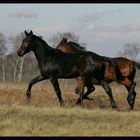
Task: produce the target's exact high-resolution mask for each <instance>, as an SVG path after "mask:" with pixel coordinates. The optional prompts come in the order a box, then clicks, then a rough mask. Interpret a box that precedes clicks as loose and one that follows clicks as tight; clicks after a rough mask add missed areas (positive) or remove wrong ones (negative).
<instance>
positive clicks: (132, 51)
mask: <svg viewBox="0 0 140 140" xmlns="http://www.w3.org/2000/svg"><path fill="white" fill-rule="evenodd" d="M123 47H124V49H123V51H119V53H118V56H124V57H126V58H129V59H132V60H136V59H137V56H138V54H139V52H140V46H139V44H137V43H134V44H132V43H127V44H125V45H123Z"/></svg>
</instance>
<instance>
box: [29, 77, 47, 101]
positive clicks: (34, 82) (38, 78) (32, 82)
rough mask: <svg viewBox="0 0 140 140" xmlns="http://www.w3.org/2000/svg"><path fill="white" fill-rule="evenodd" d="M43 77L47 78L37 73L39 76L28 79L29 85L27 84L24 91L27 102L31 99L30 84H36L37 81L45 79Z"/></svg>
mask: <svg viewBox="0 0 140 140" xmlns="http://www.w3.org/2000/svg"><path fill="white" fill-rule="evenodd" d="M45 79H47V78H46V77H43V76H42V75H39V76H37V77H36V78H34V79H32V80H31V81H30V83H29V86H28V89H27V91H26V96H27V101H28V102H29V101H30V99H31V89H32V86H33V85H34V84H36V83H37V82H40V81H42V80H45Z"/></svg>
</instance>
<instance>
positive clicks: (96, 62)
mask: <svg viewBox="0 0 140 140" xmlns="http://www.w3.org/2000/svg"><path fill="white" fill-rule="evenodd" d="M30 51H33V52H34V54H35V56H36V59H37V61H38V68H39V70H40V75H38V76H37V77H36V78H34V79H33V80H31V81H30V83H29V86H28V89H27V92H26V95H27V100H28V101H30V99H31V88H32V86H33V85H34V84H35V83H37V82H39V81H42V80H46V79H50V81H51V83H52V85H53V87H54V90H55V92H56V95H57V97H58V99H59V102H60V105H62V104H63V103H64V102H63V99H62V97H61V90H60V88H59V83H58V78H65V79H67V78H76V77H78V76H81V77H82V80H81V83H80V87H79V88H80V94H79V98H78V99H77V101H76V104H81V102H82V99H83V93H84V87H85V85H89V86H90V85H91V86H93V84H92V82H91V79H90V78H91V75H92V77H93V76H94V77H95V78H96V79H97V80H98V81H99V82H100V83H101V85H102V86H103V87H104V88H105V90H106V92H107V93H108V94H109V97H110V101H111V105H112V108H116V104H115V101H114V99H113V97H112V93H111V91H108V87H109V85H108V84H107V82H106V81H105V80H104V71H105V63H106V61H109V62H110V63H114V62H113V61H111V60H106V59H105V58H104V57H101V56H100V55H98V54H96V53H93V52H78V53H69V54H66V53H63V52H62V51H60V50H58V49H54V48H52V47H50V46H49V45H48V44H47V43H46V42H45V41H44V40H43V39H41V37H38V36H36V35H34V34H33V32H32V31H30V33H27V32H26V31H25V38H24V39H23V40H22V44H21V47H20V48H19V49H18V51H17V54H18V56H23V55H25V54H26V53H29V52H30ZM113 65H114V66H115V69H117V68H118V65H116V63H114V64H113ZM117 70H118V69H117ZM117 70H115V72H117ZM119 74H120V71H119V72H118V73H117V74H116V75H117V77H118V78H120V79H121V78H123V77H122V75H119Z"/></svg>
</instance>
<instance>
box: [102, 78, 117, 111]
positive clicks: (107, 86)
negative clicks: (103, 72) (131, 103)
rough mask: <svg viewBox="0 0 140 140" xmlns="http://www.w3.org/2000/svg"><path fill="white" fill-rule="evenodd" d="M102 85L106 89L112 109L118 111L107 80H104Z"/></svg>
mask: <svg viewBox="0 0 140 140" xmlns="http://www.w3.org/2000/svg"><path fill="white" fill-rule="evenodd" d="M100 83H101V85H102V87H103V88H104V89H105V91H106V93H107V95H108V97H109V100H110V103H111V106H112V108H113V109H116V108H117V105H116V103H115V101H114V99H113V95H112V91H111V88H110V86H109V85H108V83H107V82H106V81H105V80H102V81H101V82H100Z"/></svg>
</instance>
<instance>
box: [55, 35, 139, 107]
mask: <svg viewBox="0 0 140 140" xmlns="http://www.w3.org/2000/svg"><path fill="white" fill-rule="evenodd" d="M56 48H57V49H59V50H61V51H62V52H65V53H71V52H85V51H86V49H85V48H84V47H82V46H80V45H79V44H78V43H75V42H72V41H69V42H67V39H66V38H63V39H62V40H61V42H60V44H59V45H58V46H57V47H56ZM112 59H114V61H116V63H117V64H118V66H119V68H120V71H121V73H122V75H123V76H124V80H118V79H117V78H116V76H115V71H114V68H113V66H112V64H111V63H108V62H106V65H105V73H104V79H105V80H106V81H107V83H111V82H112V81H115V82H117V83H119V84H122V85H124V86H125V87H126V88H127V91H128V96H127V101H128V103H129V105H130V109H133V107H134V102H135V97H136V92H135V86H136V82H135V81H134V78H135V73H136V66H137V68H139V69H140V64H138V63H137V62H134V61H131V60H129V59H126V58H123V57H116V58H112ZM76 80H77V84H78V87H77V88H76V89H75V92H76V93H77V94H78V93H79V84H80V81H81V77H77V78H76ZM92 83H93V84H95V85H100V84H101V83H99V82H98V81H97V80H96V79H95V78H94V77H93V78H92ZM94 90H95V88H93V87H92V88H90V87H87V92H86V93H85V94H84V95H83V98H85V99H90V98H89V97H88V95H89V94H90V93H91V92H93V91H94ZM108 90H111V89H108Z"/></svg>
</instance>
